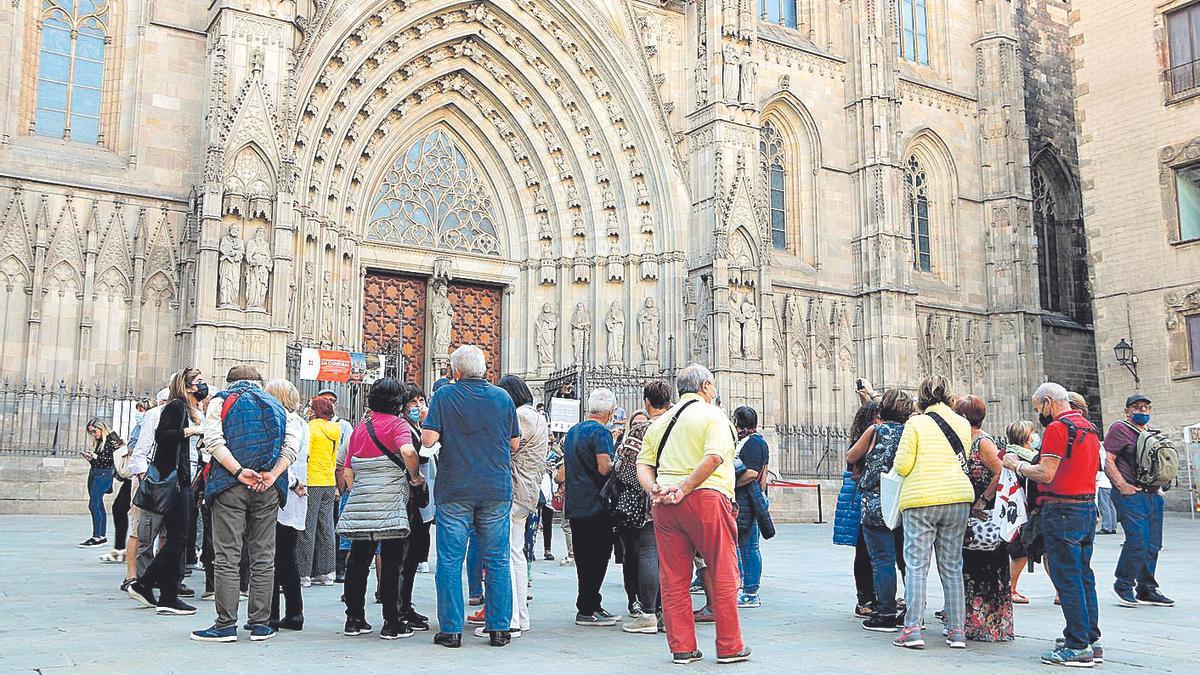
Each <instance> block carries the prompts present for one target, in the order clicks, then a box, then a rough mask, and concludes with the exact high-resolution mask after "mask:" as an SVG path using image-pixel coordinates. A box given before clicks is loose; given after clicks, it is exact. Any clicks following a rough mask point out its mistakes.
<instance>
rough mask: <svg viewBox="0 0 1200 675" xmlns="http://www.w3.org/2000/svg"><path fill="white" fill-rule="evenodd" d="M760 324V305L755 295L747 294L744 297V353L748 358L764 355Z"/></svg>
mask: <svg viewBox="0 0 1200 675" xmlns="http://www.w3.org/2000/svg"><path fill="white" fill-rule="evenodd" d="M758 326H759V321H758V307H757V306H756V305H755V304H754V296H753V295H751V294H747V295H746V297H745V298H743V299H742V353H744V354H745V355H746V358H748V359H757V358H759V357H760V356H761V355H762V351H761V350H760V349H759V343H760V342H761V340H762V335H761V331H760V330H759V328H758Z"/></svg>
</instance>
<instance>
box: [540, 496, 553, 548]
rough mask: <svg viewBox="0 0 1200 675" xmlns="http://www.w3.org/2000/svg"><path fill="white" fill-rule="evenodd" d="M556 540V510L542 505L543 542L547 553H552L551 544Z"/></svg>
mask: <svg viewBox="0 0 1200 675" xmlns="http://www.w3.org/2000/svg"><path fill="white" fill-rule="evenodd" d="M553 540H554V509H552V508H550V507H549V506H548V505H546V504H542V541H543V542H545V543H544V547H545V549H546V553H549V552H550V542H551V541H553Z"/></svg>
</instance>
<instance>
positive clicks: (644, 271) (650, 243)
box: [640, 235, 658, 281]
mask: <svg viewBox="0 0 1200 675" xmlns="http://www.w3.org/2000/svg"><path fill="white" fill-rule="evenodd" d="M640 271H641V277H642V280H643V281H645V280H649V279H657V278H658V255H657V254H655V252H654V236H653V235H647V236H646V238H645V240H644V241H643V243H642V259H641V267H640Z"/></svg>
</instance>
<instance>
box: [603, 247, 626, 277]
mask: <svg viewBox="0 0 1200 675" xmlns="http://www.w3.org/2000/svg"><path fill="white" fill-rule="evenodd" d="M607 267H608V280H609V281H623V280H624V279H625V263H624V262H623V261H622V260H621V250H620V248H619V246H618V245H617V244H615V243H610V244H609V245H608V265H607Z"/></svg>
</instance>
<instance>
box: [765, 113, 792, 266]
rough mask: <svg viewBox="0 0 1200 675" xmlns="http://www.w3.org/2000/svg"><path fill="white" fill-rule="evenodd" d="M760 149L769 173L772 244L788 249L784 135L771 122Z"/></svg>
mask: <svg viewBox="0 0 1200 675" xmlns="http://www.w3.org/2000/svg"><path fill="white" fill-rule="evenodd" d="M758 151H759V155H760V157H761V159H762V165H763V168H764V170H765V171H766V174H767V196H768V209H769V212H770V221H771V245H772V246H774V247H775V248H776V249H778V250H781V251H782V250H786V249H787V192H786V189H785V180H784V179H785V177H786V173H785V169H784V165H785V162H786V159H787V158H786V154H785V152H784V148H783V136H781V135H780V133H779V130H778V129H776V128H775V125H773V124H771V123H770V122H764V123H763V125H762V129H761V132H760V135H759V141H758Z"/></svg>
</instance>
